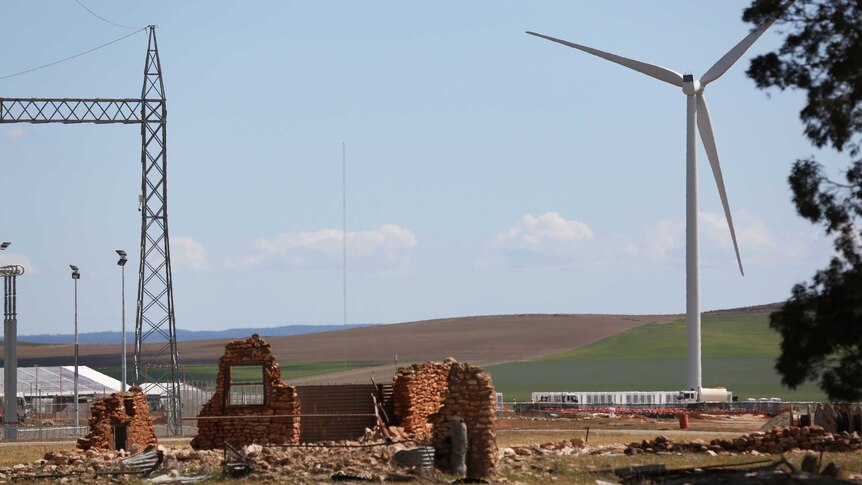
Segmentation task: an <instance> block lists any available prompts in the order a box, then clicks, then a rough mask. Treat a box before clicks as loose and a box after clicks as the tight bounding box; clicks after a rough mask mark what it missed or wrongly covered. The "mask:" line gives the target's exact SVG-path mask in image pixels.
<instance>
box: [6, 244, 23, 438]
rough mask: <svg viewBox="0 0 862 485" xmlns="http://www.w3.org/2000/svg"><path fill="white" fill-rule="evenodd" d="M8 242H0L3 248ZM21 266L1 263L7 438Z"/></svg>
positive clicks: (11, 431) (14, 419)
mask: <svg viewBox="0 0 862 485" xmlns="http://www.w3.org/2000/svg"><path fill="white" fill-rule="evenodd" d="M10 244H12V243H10V242H8V241H7V242H3V243H0V251H5V250H6V248H8V247H9V245H10ZM22 274H24V267H23V266H19V265H16V264H10V265H7V266H0V276H2V277H3V341H4V343H5V345H4V346H3V354H4V355H3V362H4V365H3V386H4V399H3V423H2V427H3V435H4V438H5V439H7V440H14V439H17V438H18V309H17V306H18V305H17V301H16V300H17V293H18V291H17V284H16V278H17V277H18V276H21V275H22Z"/></svg>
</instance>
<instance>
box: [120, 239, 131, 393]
mask: <svg viewBox="0 0 862 485" xmlns="http://www.w3.org/2000/svg"><path fill="white" fill-rule="evenodd" d="M117 254H118V255H119V256H120V260H119V261H117V265H119V266H120V272H121V273H122V284H121V288H122V296H121V300H122V302H123V318H122V322H123V324H122V330H123V336H122V339H123V349H122V359H123V363H122V365H121V366H120V368H121V372H122V373H123V377H121V378H120V390H121V391H123V392H126V262H127V261H128V260H129V258H128V257H127V256H128V255H127V254H126V252H125V251H123V250H122V249H117Z"/></svg>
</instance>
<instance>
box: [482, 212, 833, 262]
mask: <svg viewBox="0 0 862 485" xmlns="http://www.w3.org/2000/svg"><path fill="white" fill-rule="evenodd" d="M734 226H735V228H736V236H737V242H738V244H739V250H740V254H741V256H742V263H743V265H744V266H746V267H748V266H775V265H781V266H788V265H798V264H807V263H810V262H811V261H819V260H822V259H823V251H822V249H821V247H822V246H823V244H822V241H821V240H820V239H821V238H820V237H819V236H818V234H819V232H818V230H817V229H816V228H812V229H811V230H810V231H809V230H799V229H796V230H780V231H779V230H774V229H772V228H770V226H769V225H768V224H767V223H766V222H765V221H763V220H762V219H761V218H759V217H758V216H757V215H755V214H754V213H752V212H750V211H747V210H741V211H739V212H737V213H736V214H735V215H734ZM699 228H700V238H699V244H700V247H699V250H700V259H701V264H703V265H729V267H735V266H736V264H735V260H736V257H735V255H734V252H733V242H732V240H731V238H730V231H729V230H728V227H727V221H726V220H725V217H724V214H723V213H712V212H701V213H700V214H699ZM633 229H634V230H635V231H637V230H638V229H637V228H633ZM642 234H643V235H642V236H641V237H631V236H625V235H623V234H600V235H596V234H595V233H594V231H593V230H592V229H591V228H590V227H589V226H587V225H586V224H584V223H583V222H579V221H576V220H566V219H564V218H563V217H562V216H560V215H559V214H558V213H556V212H548V213H546V214H542V215H540V216H538V217H536V216H533V215H530V214H527V215H525V216H523V217H522V218H521V219H520V220H519V221H518V223H517V224H516V225H515V226H514V227H512V228H511V229H509V230H507V231H506V232H503V233H501V234H499V235H497V236H496V237H495V238H494V240H493V241H492V242H491V244H490V245H489V251H488V254H487V255H486V256H485V257H484V258H483V259H482V260H480V261H479V266H480V267H499V266H510V267H550V266H571V265H574V264H577V265H578V266H579V267H583V266H584V265H587V264H590V265H593V266H601V267H603V268H608V269H612V268H627V269H632V268H636V267H643V266H644V265H647V266H655V265H667V264H670V265H682V264H684V261H685V221H684V220H682V219H667V220H661V221H658V222H656V223H655V224H652V225H649V226H647V227H645V228H643V229H642Z"/></svg>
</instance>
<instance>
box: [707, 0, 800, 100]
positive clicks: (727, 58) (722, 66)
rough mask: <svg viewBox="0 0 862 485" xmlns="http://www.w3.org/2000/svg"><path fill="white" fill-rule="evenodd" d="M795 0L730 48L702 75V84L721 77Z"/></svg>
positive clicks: (787, 3)
mask: <svg viewBox="0 0 862 485" xmlns="http://www.w3.org/2000/svg"><path fill="white" fill-rule="evenodd" d="M794 1H795V0H789V1H788V2H786V3H785V4H784V5H783V6H782V7H781V9H780V10H779V11H778V13H776V14H775V15H774V16H772V17H771V18H770V19H768V20H766V21H764V22H763V23H762V24H760V25H758V26H757V28H756V29H754V30H752V31H751V33H749V34H748V35H747V36H745V38H744V39H742V40H741V41H740V42H739V44H736V45H735V46H733V49H730V50H729V51H728V52H727V54H725V55H724V56H722V58H721V59H719V60H718V62H716V63H715V64H714V65H713V66H712V67H710V68H709V70H708V71H706V72H705V73H704V74H703V76H701V77H700V84H701V86H706V85H707V84H709V83H711V82H713V81H715V80H716V79H718V78H720V77H721V75H722V74H724V73H725V72H727V70H728V69H730V66H732V65H733V64H734V63H736V61H738V60H739V58H740V57H742V55H743V54H745V51H747V50H748V48H749V47H751V46H752V44H754V42H755V41H757V39H758V38H760V36H761V35H763V33H764V32H766V29H768V28H769V27H771V26H772V24H773V23H774V22H775V21H776V20H778V17H780V16H781V14H782V13H784V11H785V10H786V9H787V7H789V6H790V4H792V3H793V2H794Z"/></svg>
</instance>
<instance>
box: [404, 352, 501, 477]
mask: <svg viewBox="0 0 862 485" xmlns="http://www.w3.org/2000/svg"><path fill="white" fill-rule="evenodd" d="M392 393H393V399H394V400H395V416H396V417H397V418H398V419H399V420H400V423H401V426H403V427H404V429H405V431H409V432H413V433H415V434H417V436H420V437H428V438H430V439H431V441H432V444H433V446H434V450H435V452H436V457H437V461H438V464H440V465H441V466H442V467H444V468H448V467H449V456H450V453H451V450H452V439H451V429H450V424H449V420H450V419H451V418H453V417H455V416H460V417H461V418H463V419H464V423H465V424H466V425H467V440H468V445H467V446H468V449H467V477H470V478H483V477H489V476H493V475H494V474H495V473H496V471H497V460H498V455H497V437H496V433H495V430H494V429H495V428H494V426H495V422H496V404H497V402H496V393H495V391H494V384H493V383H492V382H491V377H490V376H489V375H488V374H486V373H485V371H483V370H482V368H481V367H478V366H475V365H469V364H461V363H458V362H456V361H455V360H454V359H451V358H450V359H446V361H444V362H426V363H424V364H414V365H412V366H410V367H402V368H399V369H398V372H397V373H396V375H395V377H394V379H393V386H392Z"/></svg>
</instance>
